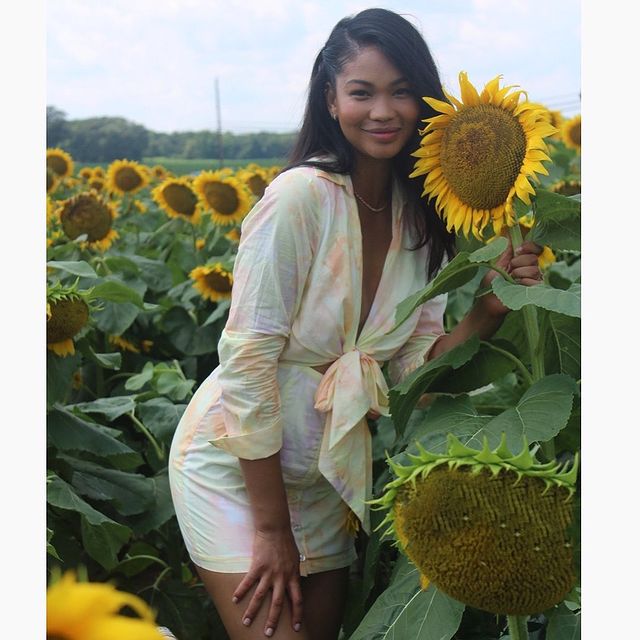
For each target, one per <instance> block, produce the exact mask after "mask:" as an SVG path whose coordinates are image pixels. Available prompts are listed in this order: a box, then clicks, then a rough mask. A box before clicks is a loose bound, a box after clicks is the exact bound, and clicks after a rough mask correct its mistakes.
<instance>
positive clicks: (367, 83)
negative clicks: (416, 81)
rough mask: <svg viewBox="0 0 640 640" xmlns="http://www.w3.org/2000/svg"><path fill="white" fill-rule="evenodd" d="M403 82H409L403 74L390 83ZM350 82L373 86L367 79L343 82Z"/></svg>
mask: <svg viewBox="0 0 640 640" xmlns="http://www.w3.org/2000/svg"><path fill="white" fill-rule="evenodd" d="M403 82H409V80H408V79H407V78H405V77H404V76H403V77H402V78H398V79H397V80H394V81H393V82H392V83H391V85H395V84H402V83H403ZM352 83H355V84H363V85H365V86H367V87H373V82H368V81H367V80H356V79H353V80H347V81H346V82H345V84H352Z"/></svg>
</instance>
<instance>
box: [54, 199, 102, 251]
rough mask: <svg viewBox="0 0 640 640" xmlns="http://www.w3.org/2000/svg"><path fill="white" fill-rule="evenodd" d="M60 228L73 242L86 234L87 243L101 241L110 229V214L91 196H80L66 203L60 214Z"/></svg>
mask: <svg viewBox="0 0 640 640" xmlns="http://www.w3.org/2000/svg"><path fill="white" fill-rule="evenodd" d="M60 219H61V221H62V228H63V230H64V232H65V234H66V236H67V237H68V238H70V239H71V240H75V239H76V238H77V237H78V236H80V235H82V234H85V233H86V234H87V240H88V241H89V242H95V241H97V240H102V239H103V238H105V237H106V235H107V234H108V233H109V231H110V229H111V222H112V218H111V212H110V211H109V208H108V207H107V205H105V204H103V203H102V202H100V201H99V200H97V199H96V198H94V197H93V196H91V195H80V196H78V197H77V198H74V199H73V200H71V201H69V202H67V203H66V204H65V205H64V207H63V209H62V213H61V214H60Z"/></svg>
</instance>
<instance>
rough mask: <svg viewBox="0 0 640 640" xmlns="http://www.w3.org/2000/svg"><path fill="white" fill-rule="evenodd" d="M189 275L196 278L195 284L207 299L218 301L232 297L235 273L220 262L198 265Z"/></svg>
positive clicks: (193, 278)
mask: <svg viewBox="0 0 640 640" xmlns="http://www.w3.org/2000/svg"><path fill="white" fill-rule="evenodd" d="M189 277H190V278H191V279H192V280H194V283H193V286H194V287H195V288H196V289H197V290H198V291H199V292H200V295H201V296H202V297H203V298H204V299H205V300H211V301H212V302H218V301H219V300H225V299H226V298H230V297H231V288H232V287H233V273H232V272H231V271H228V270H227V269H225V268H224V266H223V265H222V264H221V263H220V262H216V263H214V264H210V265H204V266H200V267H196V268H195V269H192V270H191V272H190V273H189Z"/></svg>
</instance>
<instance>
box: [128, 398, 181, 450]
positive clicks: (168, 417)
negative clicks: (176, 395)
mask: <svg viewBox="0 0 640 640" xmlns="http://www.w3.org/2000/svg"><path fill="white" fill-rule="evenodd" d="M186 408H187V405H186V404H174V403H173V402H171V401H169V400H167V399H166V398H153V399H152V400H147V401H146V402H141V403H140V404H138V407H137V409H136V411H137V414H138V416H139V418H140V419H141V420H142V422H143V423H144V425H145V427H147V429H149V431H151V433H152V434H153V435H154V436H155V437H156V439H157V440H159V441H161V442H166V443H167V444H168V443H170V442H171V439H172V438H173V434H174V433H175V430H176V427H177V426H178V422H180V418H181V417H182V414H183V413H184V410H185V409H186Z"/></svg>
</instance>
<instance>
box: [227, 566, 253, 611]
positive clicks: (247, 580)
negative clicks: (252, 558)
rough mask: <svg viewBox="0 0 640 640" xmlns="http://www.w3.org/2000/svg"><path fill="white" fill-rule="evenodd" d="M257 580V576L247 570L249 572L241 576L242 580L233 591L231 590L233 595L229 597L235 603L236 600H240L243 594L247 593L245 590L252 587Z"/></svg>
mask: <svg viewBox="0 0 640 640" xmlns="http://www.w3.org/2000/svg"><path fill="white" fill-rule="evenodd" d="M257 580H258V576H257V575H256V574H255V573H253V572H252V571H249V573H247V574H246V575H245V577H244V578H242V580H241V581H240V584H239V585H238V586H237V587H236V589H235V591H234V592H233V596H232V597H231V599H232V601H233V603H234V604H237V603H238V602H240V600H242V598H244V597H245V595H246V594H247V591H249V589H251V587H253V585H254V584H255V583H256V581H257Z"/></svg>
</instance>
